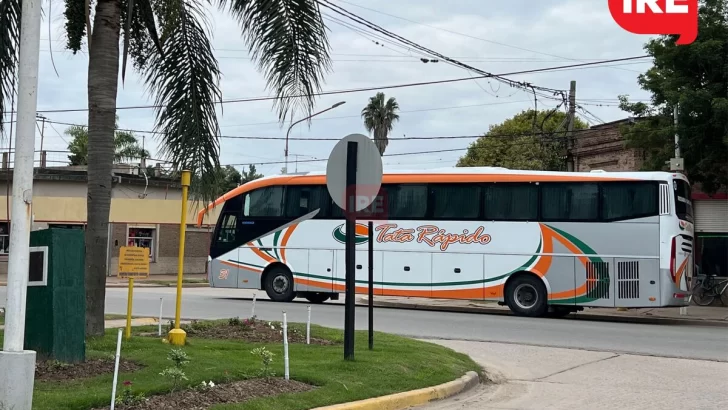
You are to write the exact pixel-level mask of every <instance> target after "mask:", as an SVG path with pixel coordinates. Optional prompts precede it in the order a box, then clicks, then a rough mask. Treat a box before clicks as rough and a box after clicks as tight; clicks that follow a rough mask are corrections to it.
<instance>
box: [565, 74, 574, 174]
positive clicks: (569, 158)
mask: <svg viewBox="0 0 728 410" xmlns="http://www.w3.org/2000/svg"><path fill="white" fill-rule="evenodd" d="M575 120H576V81H572V82H571V86H570V87H569V122H568V124H567V125H566V127H567V128H566V170H567V171H568V172H574V171H575V169H574V155H573V153H572V151H573V149H574V121H575Z"/></svg>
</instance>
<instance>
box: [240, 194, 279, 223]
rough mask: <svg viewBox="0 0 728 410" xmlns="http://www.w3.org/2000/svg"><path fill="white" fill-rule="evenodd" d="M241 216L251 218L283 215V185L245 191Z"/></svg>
mask: <svg viewBox="0 0 728 410" xmlns="http://www.w3.org/2000/svg"><path fill="white" fill-rule="evenodd" d="M243 216H246V217H253V218H255V217H279V216H283V187H282V186H270V187H265V188H259V189H256V190H254V191H251V192H248V193H246V194H245V201H244V204H243Z"/></svg>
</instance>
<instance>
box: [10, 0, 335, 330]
mask: <svg viewBox="0 0 728 410" xmlns="http://www.w3.org/2000/svg"><path fill="white" fill-rule="evenodd" d="M94 3H95V6H94V7H95V13H94V24H93V26H92V25H91V22H90V10H89V4H91V5H94ZM206 4H208V3H207V2H205V1H203V0H96V1H95V2H93V1H90V0H65V17H66V20H67V21H66V26H65V27H66V34H67V39H68V42H67V45H66V46H67V48H68V49H70V50H71V51H73V52H74V53H76V52H78V51H79V50H81V47H82V42H83V40H84V38H86V39H87V42H88V58H89V66H88V107H89V116H88V159H89V161H88V201H87V212H88V214H87V215H88V221H87V223H88V225H87V230H86V334H87V335H90V336H92V335H99V336H100V335H103V334H104V298H105V286H106V271H107V266H106V249H107V244H108V223H109V210H110V207H111V170H112V165H113V162H114V130H115V121H114V120H115V117H116V101H117V87H118V82H119V79H118V75H119V66H120V63H121V65H122V67H121V68H122V70H121V71H122V81H123V80H124V77H125V73H126V64H127V56H131V58H132V60H133V66H134V68H135V69H136V70H137V71H138V72H139V73H140V74H141V76H142V77H143V78H144V80H145V82H146V85H147V87H148V89H149V90H150V91H151V93H152V94H153V95H154V97H155V102H156V108H155V111H156V127H155V128H156V130H157V131H158V132H159V133H160V136H161V138H160V140H161V147H160V155H161V156H163V157H166V158H165V159H167V160H168V161H169V162H170V163H171V166H172V168H173V169H174V170H177V171H179V170H181V169H185V168H186V169H189V170H191V171H193V172H195V173H197V174H199V175H200V176H201V178H200V179H199V183H200V184H214V183H215V180H216V178H215V177H214V173H215V170H216V169H217V168H219V159H218V156H219V152H218V148H219V147H218V136H219V126H218V120H217V116H216V113H215V104H216V103H217V102H220V101H221V98H222V95H221V91H220V89H219V87H218V84H219V81H220V71H219V67H218V62H217V59H216V58H215V56H214V55H213V50H212V44H211V42H210V31H211V28H210V26H209V24H208V20H207V16H206V14H205V11H204V6H205V5H206ZM214 4H216V5H217V6H218V8H220V9H221V10H224V11H226V12H228V13H229V14H230V15H231V16H232V17H233V18H235V19H236V20H237V21H238V22H239V23H240V26H241V30H242V33H243V38H244V41H245V42H246V45H247V46H248V48H249V49H250V51H251V57H252V58H253V59H254V61H255V62H256V63H257V66H258V68H259V70H260V71H261V72H262V73H263V74H264V75H265V78H266V80H267V84H268V86H269V87H270V88H272V89H273V90H275V93H276V96H277V97H279V98H277V99H275V100H274V107H276V108H277V111H278V118H279V121H281V122H283V121H284V120H285V119H286V117H287V116H288V115H289V114H290V115H291V117H293V116H294V115H296V111H297V110H298V109H302V110H304V111H305V114H310V113H311V111H312V109H313V106H314V98H313V95H314V94H315V93H316V92H318V91H320V84H321V82H322V81H323V76H324V74H325V73H326V72H327V71H328V70H329V69H330V67H331V59H330V55H329V44H328V38H327V35H326V31H325V30H326V27H325V25H324V23H323V19H322V16H321V13H320V10H319V6H318V3H317V2H316V0H303V1H302V0H218V1H217V2H215V3H214ZM20 5H21V0H0V115H2V114H3V113H4V112H5V111H6V108H5V106H4V105H2V101H5V100H6V99H7V98H8V97H9V96H10V94H11V93H13V92H14V91H13V85H14V80H15V78H16V69H17V51H18V50H17V45H18V42H19V35H20V33H19V31H20V30H19V29H20V10H21V6H20ZM122 34H123V40H124V42H123V46H124V50H123V52H120V47H119V44H120V40H121V36H122ZM122 57H123V61H121V60H122ZM1 128H2V125H0V131H2V129H1ZM205 192H213V190H206V191H205ZM209 199H212V198H207V200H209Z"/></svg>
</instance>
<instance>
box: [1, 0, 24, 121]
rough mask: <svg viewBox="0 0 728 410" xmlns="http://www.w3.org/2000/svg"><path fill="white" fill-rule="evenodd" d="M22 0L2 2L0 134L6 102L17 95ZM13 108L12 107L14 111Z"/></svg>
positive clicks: (5, 0) (3, 0)
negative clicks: (16, 81)
mask: <svg viewBox="0 0 728 410" xmlns="http://www.w3.org/2000/svg"><path fill="white" fill-rule="evenodd" d="M20 12H21V3H20V0H0V133H1V132H2V131H3V129H4V127H3V124H4V121H3V119H4V118H3V117H4V115H5V113H6V111H7V108H6V105H5V104H6V101H9V100H10V99H11V98H10V97H11V96H12V95H13V93H15V80H16V74H17V73H16V69H17V67H18V46H19V43H20ZM12 109H13V107H10V110H12Z"/></svg>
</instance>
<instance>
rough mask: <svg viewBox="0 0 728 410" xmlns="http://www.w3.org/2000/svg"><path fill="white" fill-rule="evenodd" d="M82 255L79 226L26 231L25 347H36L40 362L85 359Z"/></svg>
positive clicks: (83, 251)
mask: <svg viewBox="0 0 728 410" xmlns="http://www.w3.org/2000/svg"><path fill="white" fill-rule="evenodd" d="M84 254H85V241H84V231H83V230H81V229H44V230H40V231H33V232H31V233H30V269H29V272H28V298H27V301H26V314H25V349H27V350H34V351H36V353H37V357H38V360H45V359H51V360H58V361H60V362H65V363H78V362H83V361H84V360H85V358H86V340H85V323H86V322H85V314H86V292H85V286H84V267H85V264H84V263H85V261H84Z"/></svg>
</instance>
